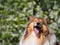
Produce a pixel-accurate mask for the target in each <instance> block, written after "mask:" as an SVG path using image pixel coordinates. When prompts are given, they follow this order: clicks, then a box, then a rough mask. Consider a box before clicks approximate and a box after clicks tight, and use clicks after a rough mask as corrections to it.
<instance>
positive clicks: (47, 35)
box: [19, 17, 56, 45]
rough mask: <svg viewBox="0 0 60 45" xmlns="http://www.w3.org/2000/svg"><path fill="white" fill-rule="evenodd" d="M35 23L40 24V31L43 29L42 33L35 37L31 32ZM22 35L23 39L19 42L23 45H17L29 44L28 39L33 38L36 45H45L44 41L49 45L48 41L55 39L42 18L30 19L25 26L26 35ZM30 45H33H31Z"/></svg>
mask: <svg viewBox="0 0 60 45" xmlns="http://www.w3.org/2000/svg"><path fill="white" fill-rule="evenodd" d="M36 22H40V23H41V24H42V29H43V33H41V34H38V35H36V34H35V33H34V30H33V26H34V24H35V23H36ZM25 33H26V32H25ZM33 33H34V34H33ZM24 35H25V36H24ZM24 35H23V36H22V37H23V39H22V41H21V42H23V43H24V44H19V45H26V44H25V42H27V43H29V41H30V38H34V37H35V41H37V42H36V45H45V42H46V41H47V45H50V40H51V39H50V38H51V37H52V38H55V37H53V35H54V34H53V33H52V31H51V30H50V29H49V28H48V27H47V21H46V20H44V19H42V18H38V17H30V21H29V24H28V25H27V34H24ZM34 35H35V36H34ZM31 36H34V37H31ZM38 36H39V38H38ZM30 42H32V41H30ZM55 42H56V41H54V42H53V43H55ZM29 45H30V44H29ZM31 45H33V44H31ZM51 45H52V44H51Z"/></svg>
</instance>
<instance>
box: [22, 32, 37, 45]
mask: <svg viewBox="0 0 60 45" xmlns="http://www.w3.org/2000/svg"><path fill="white" fill-rule="evenodd" d="M23 45H38V41H37V37H36V35H35V33H34V32H32V34H31V35H30V36H29V37H28V39H27V40H25V41H24V43H23Z"/></svg>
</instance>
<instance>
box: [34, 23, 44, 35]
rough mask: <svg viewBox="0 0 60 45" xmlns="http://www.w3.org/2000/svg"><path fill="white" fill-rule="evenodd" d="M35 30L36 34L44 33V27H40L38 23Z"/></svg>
mask: <svg viewBox="0 0 60 45" xmlns="http://www.w3.org/2000/svg"><path fill="white" fill-rule="evenodd" d="M33 28H34V32H35V33H36V34H40V33H42V32H43V30H42V26H41V25H40V23H37V24H36V25H35V26H34V27H33Z"/></svg>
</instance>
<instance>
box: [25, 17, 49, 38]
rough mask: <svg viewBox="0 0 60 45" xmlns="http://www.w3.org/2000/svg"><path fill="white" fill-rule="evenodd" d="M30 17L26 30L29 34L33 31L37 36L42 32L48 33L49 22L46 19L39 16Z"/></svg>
mask: <svg viewBox="0 0 60 45" xmlns="http://www.w3.org/2000/svg"><path fill="white" fill-rule="evenodd" d="M29 19H30V20H29V23H28V25H27V30H26V34H27V35H30V34H31V33H32V32H34V33H35V34H36V36H37V37H40V35H41V34H44V35H47V34H48V28H47V22H46V20H45V19H43V18H38V17H30V18H29ZM25 36H26V35H25Z"/></svg>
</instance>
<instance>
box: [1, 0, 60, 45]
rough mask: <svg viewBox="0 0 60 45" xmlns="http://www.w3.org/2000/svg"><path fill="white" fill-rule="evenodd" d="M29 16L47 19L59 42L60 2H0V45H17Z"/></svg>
mask: <svg viewBox="0 0 60 45" xmlns="http://www.w3.org/2000/svg"><path fill="white" fill-rule="evenodd" d="M29 16H37V17H42V18H46V19H48V20H49V23H48V25H49V27H50V28H51V29H53V30H54V33H55V34H56V37H57V41H59V42H60V0H0V45H18V43H19V40H20V37H21V35H22V33H23V32H24V30H25V27H26V23H27V22H28V17H29Z"/></svg>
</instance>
